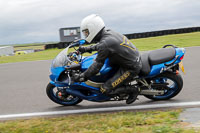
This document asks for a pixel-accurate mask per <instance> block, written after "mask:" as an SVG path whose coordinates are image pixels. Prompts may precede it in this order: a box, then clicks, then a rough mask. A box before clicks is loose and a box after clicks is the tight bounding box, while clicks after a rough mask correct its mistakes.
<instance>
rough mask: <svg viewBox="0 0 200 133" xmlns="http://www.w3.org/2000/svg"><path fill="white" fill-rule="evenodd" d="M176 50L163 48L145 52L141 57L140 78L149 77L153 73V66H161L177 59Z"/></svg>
mask: <svg viewBox="0 0 200 133" xmlns="http://www.w3.org/2000/svg"><path fill="white" fill-rule="evenodd" d="M175 55H176V50H175V49H174V48H162V49H157V50H153V51H148V52H145V53H143V54H142V55H141V61H142V69H141V70H140V74H139V75H140V76H147V75H148V74H149V73H150V71H151V66H152V65H157V64H161V63H164V62H167V61H170V60H172V59H174V58H175Z"/></svg>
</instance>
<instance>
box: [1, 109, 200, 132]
mask: <svg viewBox="0 0 200 133" xmlns="http://www.w3.org/2000/svg"><path fill="white" fill-rule="evenodd" d="M180 112H181V110H168V111H166V110H165V111H164V110H162V111H142V112H118V113H100V114H83V115H70V116H62V117H55V118H34V119H30V120H12V121H5V122H0V133H197V132H200V130H197V129H196V130H195V129H191V128H186V127H185V126H186V125H188V123H183V122H180V120H178V116H179V114H180Z"/></svg>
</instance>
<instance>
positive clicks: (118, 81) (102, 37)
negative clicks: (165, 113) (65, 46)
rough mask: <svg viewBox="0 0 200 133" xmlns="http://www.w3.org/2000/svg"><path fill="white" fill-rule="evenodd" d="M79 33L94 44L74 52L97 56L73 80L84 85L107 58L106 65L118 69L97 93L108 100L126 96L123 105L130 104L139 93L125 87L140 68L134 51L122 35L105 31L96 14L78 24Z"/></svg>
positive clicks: (138, 59)
mask: <svg viewBox="0 0 200 133" xmlns="http://www.w3.org/2000/svg"><path fill="white" fill-rule="evenodd" d="M81 30H82V33H83V35H84V36H85V40H86V41H87V42H88V43H94V42H95V43H97V44H96V45H90V46H88V47H83V46H81V47H79V49H78V50H79V51H80V52H81V53H84V52H92V51H98V55H97V57H96V59H95V61H94V63H93V64H92V65H91V66H90V67H89V68H88V69H87V70H86V71H85V72H83V73H81V74H79V75H76V76H75V77H74V79H75V80H76V81H79V82H83V81H86V80H87V79H88V78H89V77H92V76H94V75H96V74H97V73H98V72H99V71H100V69H101V68H102V66H103V64H104V61H105V60H106V58H109V61H110V65H111V66H119V70H118V71H117V72H116V74H115V75H114V76H113V77H112V78H110V79H109V80H108V81H106V82H105V83H104V84H103V85H102V86H101V88H100V91H101V92H102V93H104V94H105V95H108V96H113V95H115V94H119V93H126V94H128V99H127V100H126V103H127V104H130V103H132V102H134V101H135V100H136V98H137V96H138V94H139V90H138V88H136V87H133V86H131V85H127V83H128V82H130V81H131V80H132V79H133V78H134V77H136V76H137V75H138V74H139V72H140V69H141V67H142V63H141V59H140V58H141V57H140V53H139V51H138V50H137V48H136V47H135V46H134V45H133V44H132V43H131V42H130V41H129V40H128V39H127V38H126V37H125V36H124V35H122V34H119V33H117V32H114V31H112V30H107V29H105V24H104V21H103V20H102V18H101V17H100V16H98V15H96V14H92V15H89V16H87V17H85V18H84V19H83V20H82V22H81ZM124 84H126V85H124Z"/></svg>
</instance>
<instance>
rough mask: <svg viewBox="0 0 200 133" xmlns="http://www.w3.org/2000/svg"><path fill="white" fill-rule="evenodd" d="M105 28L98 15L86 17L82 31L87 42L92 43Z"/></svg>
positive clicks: (82, 23)
mask: <svg viewBox="0 0 200 133" xmlns="http://www.w3.org/2000/svg"><path fill="white" fill-rule="evenodd" d="M104 27H105V24H104V22H103V20H102V18H101V17H99V16H98V15H96V14H92V15H89V16H87V17H85V18H84V19H83V20H82V22H81V30H82V32H83V35H84V36H85V40H86V41H87V42H88V43H91V42H92V40H93V39H94V38H95V36H96V35H97V34H98V33H99V32H100V31H101V30H102V29H103V28H104Z"/></svg>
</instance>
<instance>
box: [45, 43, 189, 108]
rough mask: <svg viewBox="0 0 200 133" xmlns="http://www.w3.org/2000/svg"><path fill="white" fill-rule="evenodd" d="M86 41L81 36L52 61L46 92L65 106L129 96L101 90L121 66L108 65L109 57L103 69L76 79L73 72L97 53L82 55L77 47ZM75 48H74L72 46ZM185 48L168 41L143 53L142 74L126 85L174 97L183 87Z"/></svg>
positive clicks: (157, 95) (149, 95)
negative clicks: (158, 47) (80, 79)
mask: <svg viewBox="0 0 200 133" xmlns="http://www.w3.org/2000/svg"><path fill="white" fill-rule="evenodd" d="M84 43H85V41H84V40H79V41H76V42H73V43H71V44H70V45H69V46H68V47H67V48H65V49H64V50H63V51H61V52H60V53H59V54H58V55H57V56H56V58H55V59H54V60H53V61H52V64H51V75H50V80H51V81H50V82H49V84H48V85H47V88H46V93H47V95H48V97H49V98H50V99H51V100H52V101H53V102H55V103H57V104H61V105H64V106H70V105H76V104H78V103H80V102H81V101H82V100H88V101H93V102H106V101H120V100H127V98H128V94H127V93H126V94H125V93H124V94H123V93H121V94H116V96H112V97H109V96H107V95H105V94H102V93H101V91H100V86H101V85H102V84H104V82H106V81H107V80H108V79H109V78H111V77H112V76H113V75H114V74H115V73H116V72H117V70H118V69H119V68H118V67H117V66H116V67H111V66H110V65H109V59H106V60H105V62H104V65H103V67H102V68H101V70H100V72H99V73H98V74H96V75H95V76H93V77H91V78H89V79H88V80H87V81H86V82H75V81H74V80H73V76H74V75H75V74H77V73H82V72H84V71H85V70H87V69H88V68H89V67H90V65H91V64H92V63H93V61H94V60H95V58H96V56H97V53H95V54H93V55H90V56H87V57H83V56H82V55H81V53H80V52H78V51H77V50H76V48H77V47H78V46H80V45H83V44H84ZM73 49H74V50H73ZM184 54H185V49H184V48H177V47H176V46H173V45H165V46H164V47H163V48H161V49H157V50H153V51H147V52H143V53H142V54H141V60H142V69H141V71H140V73H139V75H138V76H137V77H136V78H134V79H132V81H130V82H129V83H127V85H129V86H130V85H131V86H133V87H137V88H138V89H139V90H140V95H143V96H145V97H147V98H149V99H151V100H168V99H171V98H173V97H175V96H176V95H177V94H178V93H179V92H180V91H181V90H182V88H183V79H182V77H181V75H180V73H179V69H181V70H182V71H183V72H184V67H183V64H182V59H183V57H184Z"/></svg>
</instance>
